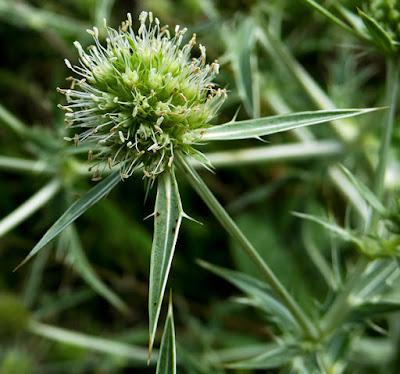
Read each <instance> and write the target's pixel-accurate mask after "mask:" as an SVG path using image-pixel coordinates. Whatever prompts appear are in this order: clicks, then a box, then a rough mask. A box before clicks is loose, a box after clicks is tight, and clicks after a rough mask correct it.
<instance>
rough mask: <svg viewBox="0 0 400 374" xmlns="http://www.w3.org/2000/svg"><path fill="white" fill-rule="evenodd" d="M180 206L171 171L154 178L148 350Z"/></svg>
mask: <svg viewBox="0 0 400 374" xmlns="http://www.w3.org/2000/svg"><path fill="white" fill-rule="evenodd" d="M182 217H183V209H182V203H181V198H180V196H179V190H178V185H177V183H176V179H175V175H174V173H173V172H171V173H167V172H166V173H164V174H163V175H162V176H160V178H159V181H158V189H157V197H156V205H155V210H154V237H153V246H152V249H151V259H150V282H149V283H150V284H149V334H150V339H149V354H151V350H152V347H153V344H154V338H155V334H156V329H157V322H158V318H159V316H160V310H161V304H162V300H163V297H164V292H165V287H166V284H167V280H168V274H169V270H170V268H171V263H172V258H173V256H174V251H175V245H176V241H177V239H178V233H179V228H180V225H181V222H182Z"/></svg>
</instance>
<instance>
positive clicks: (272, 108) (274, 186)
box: [0, 0, 400, 374]
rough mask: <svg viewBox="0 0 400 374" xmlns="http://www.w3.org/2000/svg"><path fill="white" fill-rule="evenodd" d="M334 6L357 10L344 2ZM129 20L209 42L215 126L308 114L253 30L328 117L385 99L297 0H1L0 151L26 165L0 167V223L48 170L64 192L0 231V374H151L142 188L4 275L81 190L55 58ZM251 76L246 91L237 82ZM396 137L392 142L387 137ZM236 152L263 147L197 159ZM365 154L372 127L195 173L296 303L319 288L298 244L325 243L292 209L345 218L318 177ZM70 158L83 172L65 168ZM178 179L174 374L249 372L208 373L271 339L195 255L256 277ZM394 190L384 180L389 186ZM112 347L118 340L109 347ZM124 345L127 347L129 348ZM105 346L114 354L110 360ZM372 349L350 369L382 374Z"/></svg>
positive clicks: (132, 184)
mask: <svg viewBox="0 0 400 374" xmlns="http://www.w3.org/2000/svg"><path fill="white" fill-rule="evenodd" d="M343 3H345V2H343ZM347 3H348V4H350V3H351V4H350V6H354V4H355V3H356V2H349V1H348V2H347ZM142 10H150V11H153V12H154V14H155V15H156V16H157V17H159V18H160V20H161V23H162V24H164V23H168V24H169V25H170V26H171V27H173V26H174V25H176V24H180V25H185V26H187V27H188V29H189V33H191V32H196V33H197V35H198V40H199V41H200V42H201V43H202V44H204V45H205V46H206V47H207V53H208V59H209V60H210V61H212V60H214V59H218V60H219V62H220V63H221V74H220V75H219V77H218V83H219V84H220V85H221V86H222V87H226V88H227V89H228V91H229V99H228V100H227V102H226V104H225V105H224V107H223V109H222V111H221V116H220V118H219V122H225V121H229V119H231V118H232V117H233V116H234V115H235V113H236V110H237V109H238V108H239V113H238V118H240V119H245V118H249V117H252V116H258V115H260V114H261V115H264V116H265V115H270V114H276V113H279V112H285V111H295V110H299V111H300V110H313V109H317V108H318V106H317V105H316V103H315V101H313V100H312V99H311V98H310V96H309V95H307V94H306V93H305V91H304V88H303V87H302V86H301V85H300V84H299V82H298V81H297V80H296V79H295V78H294V77H293V75H292V72H290V70H288V68H287V66H286V65H285V64H283V63H281V61H280V58H282V57H279V55H277V54H276V50H275V51H274V50H273V48H272V50H271V49H269V48H268V47H267V48H266V46H265V45H264V46H263V45H262V44H261V43H255V42H253V41H252V37H251V35H252V33H253V26H254V25H255V23H256V22H257V25H261V26H260V27H261V28H265V30H267V29H268V30H273V32H274V34H275V35H277V36H278V38H279V39H281V40H283V41H284V42H283V44H282V45H284V46H285V47H284V48H287V51H289V53H290V54H291V56H292V57H293V58H296V59H297V61H299V62H300V63H301V65H302V66H304V67H305V69H306V70H307V71H308V72H309V74H310V75H311V76H312V77H313V78H314V79H315V81H316V82H318V83H319V84H320V86H321V87H322V89H323V90H324V92H326V94H327V96H328V97H330V99H331V100H332V102H333V103H335V105H336V106H337V107H362V106H369V105H372V104H373V105H376V104H377V103H378V104H379V103H381V102H382V95H383V90H384V89H383V85H384V72H383V67H384V61H383V59H382V58H381V57H380V56H379V55H377V54H374V53H367V52H366V49H365V48H361V47H360V45H359V44H358V43H357V42H356V40H355V39H352V38H351V37H349V36H348V35H347V34H345V33H344V32H342V31H340V30H338V29H337V28H336V27H335V26H332V25H330V24H329V22H328V21H327V20H326V19H324V18H323V17H322V16H321V15H318V14H316V13H315V12H313V11H312V10H311V9H310V8H308V7H307V6H306V5H305V4H304V3H302V2H301V1H296V0H275V1H274V0H231V1H223V0H176V1H173V0H142V1H133V0H30V1H23V0H0V46H1V52H0V55H1V58H0V104H1V107H0V112H1V113H0V115H1V117H0V149H1V151H0V156H6V157H10V158H12V157H13V158H19V159H24V160H36V161H35V162H34V163H32V164H26V165H24V167H22V166H21V167H20V169H18V170H16V169H15V168H14V169H13V170H11V169H12V168H11V167H7V165H6V163H5V162H3V160H2V158H1V157H0V167H1V170H0V196H1V203H0V218H2V217H5V216H7V215H8V214H9V213H10V212H12V211H14V210H15V209H16V208H17V207H18V206H19V205H20V204H22V203H23V202H24V201H26V200H27V199H29V198H30V197H31V196H32V195H33V194H35V193H37V191H39V190H40V189H41V188H42V187H43V186H45V185H46V184H47V183H49V181H50V177H49V170H56V172H55V173H54V174H52V175H53V177H54V175H55V176H56V179H57V178H58V179H57V180H58V181H59V183H61V185H62V187H61V188H60V189H59V190H58V192H57V193H56V194H55V195H54V196H53V197H52V198H51V199H50V200H49V201H48V202H47V203H46V204H44V206H41V207H40V209H38V210H37V211H36V212H35V213H34V214H32V215H31V216H30V217H28V218H27V219H26V220H24V222H22V223H21V224H20V225H18V227H15V228H13V229H12V230H10V231H9V232H7V233H6V234H4V235H3V236H1V237H0V373H1V374H12V373H16V374H23V373H147V372H148V373H150V372H154V367H150V368H146V358H147V356H146V345H147V339H148V335H147V329H148V327H147V323H148V317H147V293H148V290H147V287H148V286H147V285H148V272H149V258H150V248H151V240H152V228H153V222H152V219H147V220H144V219H143V218H144V217H146V216H148V215H149V214H150V213H151V212H152V209H153V201H154V191H152V192H151V194H150V195H151V196H149V198H148V199H147V201H146V202H144V194H145V191H144V187H143V183H142V180H141V177H139V178H135V177H132V178H130V179H129V180H128V181H125V182H124V183H121V184H120V185H119V186H118V187H117V188H116V189H115V190H113V192H112V193H111V194H110V195H109V196H108V197H107V198H106V199H104V200H102V201H101V202H100V203H99V204H97V205H96V206H94V207H93V208H91V209H90V210H89V211H88V212H87V213H86V214H84V215H83V216H82V217H81V218H79V220H78V221H77V224H76V225H75V227H74V228H73V229H72V230H69V231H68V232H67V233H66V234H65V235H62V236H61V237H60V239H59V240H55V241H53V242H52V243H51V244H50V245H48V247H47V248H46V250H45V251H43V252H42V253H41V254H40V255H39V256H37V257H36V258H34V259H33V260H32V261H31V262H29V263H28V264H27V265H25V266H24V267H22V268H21V269H19V270H18V271H16V272H13V269H14V268H15V267H16V266H17V265H18V264H19V262H20V261H22V260H23V258H24V257H25V256H26V255H27V253H28V251H29V250H30V249H31V248H32V247H33V246H34V244H35V243H36V242H37V241H38V239H39V238H40V237H41V235H43V233H44V232H45V230H46V229H47V228H48V227H49V225H51V224H52V223H53V222H54V220H55V219H56V218H57V217H58V216H59V215H60V214H61V213H62V212H63V211H64V210H65V208H66V207H67V206H68V204H69V202H70V201H73V200H74V199H75V198H76V197H77V196H81V195H82V194H83V193H84V191H86V190H88V188H89V187H90V186H93V185H94V183H93V182H91V181H90V176H89V175H86V174H85V171H84V170H85V169H84V166H83V165H82V164H83V162H84V161H85V155H71V154H70V153H65V152H64V148H65V147H67V144H65V143H66V142H64V141H63V137H64V136H65V135H67V134H66V133H65V129H64V123H63V122H64V119H63V113H62V112H61V111H60V110H59V109H58V108H57V104H60V103H61V104H62V103H63V97H62V95H60V94H58V93H57V92H56V88H57V87H66V86H68V84H69V83H68V82H66V81H65V78H66V77H67V76H68V75H70V73H69V72H68V71H67V69H66V67H65V65H64V61H63V60H64V58H68V59H70V60H71V61H74V62H76V61H77V53H76V51H75V50H74V48H73V45H72V43H73V41H74V40H79V41H80V42H81V43H82V44H83V45H88V44H90V37H89V35H88V34H87V33H86V32H85V29H87V28H89V27H92V26H93V25H98V26H101V25H102V23H103V18H107V20H108V24H109V25H111V26H113V27H117V26H118V24H119V23H120V22H121V21H122V20H124V19H125V17H126V13H127V12H131V13H132V16H133V19H137V15H138V14H139V13H140V11H142ZM246 56H247V57H249V56H250V57H251V58H249V64H250V65H251V66H249V67H248V70H244V73H243V71H241V72H240V71H239V72H238V70H237V68H236V67H235V66H240V67H243V64H246V61H247V60H246V61H245V62H243V61H242V60H241V59H243V58H245V57H246ZM244 69H245V68H244ZM241 74H242V75H241ZM243 74H249V75H250V78H248V77H247V78H246V76H244V77H243ZM248 82H250V84H251V85H252V86H251V87H250V90H249V89H248V87H247V88H246V83H248ZM243 87H244V88H243ZM243 91H244V92H245V94H243ZM249 92H251V95H250V94H249ZM377 118H379V114H377V115H372V116H368V118H361V119H360V120H359V121H358V123H359V124H360V126H361V128H362V129H369V128H371V126H372V125H373V123H374V121H376V119H377ZM20 122H22V123H23V124H24V125H25V126H26V127H29V128H31V129H33V132H32V133H33V134H34V135H32V137H31V138H26V137H24V136H23V135H21V132H20V131H19V130H18V128H19V127H18V126H19V125H18V124H19V123H20ZM396 131H397V133H396V137H397V138H396V139H397V140H396V141H398V140H399V135H400V134H399V132H398V130H396ZM313 133H314V135H315V136H317V137H318V138H320V139H325V140H326V139H328V140H332V139H335V136H334V132H333V131H332V130H331V128H329V127H324V126H323V127H321V128H318V129H313ZM303 135H304V134H303ZM298 139H299V138H298V135H296V134H293V133H289V134H284V135H275V136H273V137H270V138H268V145H278V144H282V143H290V142H294V141H297V140H298ZM235 146H237V147H259V146H265V144H262V143H260V142H256V141H244V142H243V141H242V142H240V143H239V142H238V143H237V145H235V144H234V145H232V144H228V145H225V144H218V145H215V143H214V144H213V145H212V147H211V146H205V147H203V149H204V150H205V151H209V152H213V151H222V150H229V149H235V148H236V147H235ZM366 147H371V149H372V150H375V149H376V148H377V141H376V137H375V130H374V129H373V127H372V130H371V131H368V132H365V135H363V136H361V138H360V140H359V142H358V144H356V145H353V148H352V151H351V152H336V153H333V154H329V155H324V156H323V157H322V156H321V157H315V158H307V159H303V158H301V157H299V159H298V160H290V161H285V160H281V161H279V160H278V161H275V162H267V161H265V162H262V161H260V162H257V163H255V164H252V165H236V164H235V163H231V164H230V165H225V166H221V167H218V165H217V168H216V173H215V174H213V173H209V172H206V171H204V172H203V171H202V176H203V177H204V178H205V180H206V183H207V184H208V185H209V186H210V188H211V189H212V190H213V192H214V193H215V194H216V196H217V197H218V198H219V199H220V201H221V202H223V204H224V206H226V207H227V209H228V211H229V212H230V213H231V214H232V216H233V217H234V218H235V220H236V221H237V222H238V223H239V225H240V227H241V228H242V229H243V231H244V233H246V234H247V235H248V237H249V239H250V240H251V241H252V242H253V243H254V245H255V246H256V248H257V249H258V250H259V252H260V254H261V255H262V256H263V257H264V258H265V259H266V260H267V261H268V263H269V264H270V265H271V267H272V268H273V269H274V270H275V271H276V273H277V274H278V275H279V277H280V278H281V280H282V282H283V283H284V284H285V285H286V286H287V287H288V289H289V290H291V291H292V293H293V294H294V295H295V297H296V299H297V300H298V301H299V302H300V303H301V304H303V305H304V306H305V307H306V308H307V306H308V305H309V300H310V299H311V296H314V297H317V298H319V299H320V300H324V298H325V297H326V295H327V293H328V287H327V285H326V283H325V281H324V280H323V279H322V278H321V276H320V274H319V273H318V271H317V270H316V268H315V266H314V265H313V263H312V261H310V258H309V257H308V256H307V255H306V254H305V253H307V251H308V250H309V249H310V248H307V247H310V246H311V247H313V246H314V247H315V246H317V247H318V248H319V249H320V250H322V255H323V256H325V255H326V257H327V258H328V259H329V260H330V252H329V251H330V248H331V246H332V238H331V237H330V236H329V235H328V234H326V233H324V232H322V230H321V229H318V227H315V226H314V225H312V224H308V223H304V222H302V221H301V220H300V219H299V218H296V217H294V216H293V215H291V214H290V213H291V211H308V212H312V213H316V214H322V213H323V212H326V211H327V210H329V211H331V212H333V213H335V214H337V215H339V216H342V217H343V216H344V215H345V213H346V207H347V205H346V202H345V200H344V199H343V198H342V196H341V195H340V194H339V193H338V192H337V191H336V189H335V187H334V183H332V180H331V179H329V176H328V168H329V167H330V166H331V165H333V164H334V163H336V162H337V161H343V162H346V163H347V164H348V165H350V166H355V167H357V168H360V169H362V170H363V173H364V176H365V177H366V178H367V177H368V176H369V175H370V173H371V170H370V169H369V168H368V166H367V165H368V163H367V162H366V161H365V159H364V158H363V157H361V156H360V152H361V151H362V150H364V149H365V148H366ZM67 158H68V162H66V160H67ZM78 163H79V165H80V166H81V168H80V169H79V170H80V172H79V173H74V172H71V171H70V169H71V168H74V167H75V166H74V165H76V164H78ZM82 166H83V167H82ZM41 167H43V170H41ZM74 170H75V169H74ZM75 171H76V170H75ZM178 179H180V180H181V184H180V190H181V195H182V201H183V205H184V208H185V211H186V212H187V213H188V214H190V216H191V217H193V218H195V219H196V220H198V221H200V222H201V223H202V224H197V223H194V222H190V221H185V222H184V223H183V227H182V233H181V235H180V238H179V240H178V245H177V248H176V255H175V258H174V263H173V266H172V270H171V274H170V279H169V284H168V287H169V288H172V289H173V291H174V304H175V320H176V326H177V327H176V328H177V341H178V361H179V363H180V364H179V370H178V372H179V373H225V372H235V373H238V374H239V373H250V371H243V370H242V371H240V370H236V371H235V370H231V371H229V370H225V369H223V368H222V367H220V366H219V365H216V363H218V362H219V361H220V359H221V357H222V356H223V355H224V354H225V355H226V356H225V359H228V360H229V357H230V356H229V355H233V356H232V359H234V358H240V357H241V356H243V357H246V354H250V355H251V354H252V353H256V352H257V349H258V350H260V344H262V343H265V342H268V341H270V339H271V334H272V330H273V327H272V326H270V324H269V323H268V322H267V321H266V318H265V316H264V315H263V314H262V313H260V312H257V311H255V310H254V309H252V308H249V307H248V306H246V305H245V304H243V303H240V302H239V303H238V302H236V300H235V299H234V296H237V295H238V292H237V290H236V289H234V288H233V287H231V286H230V285H229V284H227V283H226V282H225V281H224V280H222V279H221V278H217V277H216V276H214V275H212V274H211V273H209V272H207V271H206V270H204V269H202V268H201V267H200V266H199V265H198V264H197V263H196V260H197V259H204V260H206V261H208V262H211V263H214V264H217V265H221V266H224V267H227V268H234V269H237V270H240V271H244V272H248V273H250V274H252V275H256V271H255V269H254V268H253V266H252V264H251V263H249V262H248V260H247V259H246V258H243V256H242V255H241V253H240V252H239V251H238V249H237V248H236V245H235V243H232V242H231V241H230V240H229V239H228V237H227V235H225V234H224V232H223V231H222V229H221V227H220V225H219V224H218V222H217V221H216V220H215V219H214V218H213V217H212V216H211V214H210V213H209V212H208V211H207V209H206V207H205V206H204V205H203V203H202V202H201V201H200V199H199V198H198V197H197V195H196V194H195V193H194V192H193V191H192V190H191V189H190V188H189V186H187V185H186V184H185V182H184V180H183V178H179V175H178ZM397 183H398V179H396V178H395V179H394V184H393V188H396V187H397ZM324 251H325V252H324ZM341 253H342V256H343V257H344V258H345V259H349V258H350V259H351V257H352V256H353V254H352V253H351V252H346V250H343V251H342V252H341ZM82 256H83V257H82ZM85 257H87V259H86V258H85ZM345 259H343V258H341V259H339V260H338V261H339V262H345ZM87 264H90V265H91V267H92V268H93V269H92V270H94V271H95V273H96V274H97V275H98V277H99V279H101V280H102V282H103V284H102V286H100V288H101V290H103V291H99V289H96V287H93V279H90V277H91V275H90V274H92V273H91V272H90V271H88V270H87V267H86V265H87ZM90 265H89V266H90ZM82 274H84V275H82ZM85 274H86V275H85ZM88 274H89V275H88ZM338 276H340V274H339V275H338ZM88 278H89V279H88ZM94 283H95V282H94ZM103 286H107V289H109V290H112V291H113V292H114V293H115V294H116V295H118V296H119V298H120V299H122V300H123V301H124V302H125V304H126V305H127V306H128V307H129V311H128V312H127V313H121V312H120V311H119V310H118V309H117V308H115V307H114V306H113V305H111V303H110V302H109V301H107V299H106V298H104V297H102V295H103V296H104V288H103ZM111 298H112V297H111ZM31 320H34V321H35V322H34V323H32V322H31ZM52 327H54V328H55V329H59V330H51V328H52ZM271 329H272V330H271ZM77 333H79V334H85V335H84V337H82V336H81V335H77ZM68 334H70V335H68ZM46 335H47V336H46ZM57 336H58V337H59V340H60V341H58V342H57V341H56V340H57ZM69 338H70V340H69V342H68V339H69ZM85 338H89V340H88V341H85ZM90 338H95V339H97V338H98V339H103V340H102V341H98V340H95V341H91V340H90ZM101 342H102V343H103V344H104V345H105V346H106V347H104V346H102V345H101V344H100V343H101ZM107 342H108V343H107ZM115 342H119V344H120V345H116V346H113V344H114V343H115ZM96 344H99V346H97V345H96ZM239 345H240V346H243V345H247V346H248V347H249V353H246V352H239V353H235V350H234V348H235V347H236V346H239ZM107 346H108V347H107ZM129 347H131V348H132V347H137V349H138V351H135V352H131V351H129V349H128V348H129ZM140 347H141V348H140ZM91 348H93V349H91ZM114 348H115V351H114V353H116V354H111V353H112V352H111V351H112V349H114ZM124 349H125V350H124ZM132 349H133V348H132ZM251 349H253V350H251ZM110 352H111V353H110ZM216 352H219V353H218V354H217V353H216ZM389 353H390V352H389ZM392 353H393V352H392ZM235 354H236V356H235ZM384 354H388V353H387V350H386V351H384V353H383V354H382V355H378V359H377V363H376V362H373V363H372V364H371V366H368V369H365V370H368V371H363V370H364V369H363V368H364V366H363V364H362V363H361V364H360V362H357V360H356V359H354V360H353V361H352V363H351V365H350V371H349V372H360V373H361V372H364V373H365V372H381V371H380V369H379V367H380V363H379V360H380V359H381V360H384V359H385V357H386V356H384ZM135 355H136V356H135ZM387 357H388V358H387V360H386V361H384V362H385V363H386V362H387V363H388V365H389V364H390V365H392V367H393V368H394V369H393V370H394V371H393V372H396V369H395V368H396V367H397V368H399V366H396V365H398V364H399V362H398V359H397V363H396V360H393V359H392V358H391V357H392V356H390V355H389V356H387ZM377 367H378V368H377ZM399 370H400V369H399ZM383 372H385V371H383Z"/></svg>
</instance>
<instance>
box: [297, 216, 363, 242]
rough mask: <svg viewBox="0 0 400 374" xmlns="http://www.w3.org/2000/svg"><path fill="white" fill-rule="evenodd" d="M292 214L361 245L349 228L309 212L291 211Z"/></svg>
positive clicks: (345, 239)
mask: <svg viewBox="0 0 400 374" xmlns="http://www.w3.org/2000/svg"><path fill="white" fill-rule="evenodd" d="M293 214H294V215H295V216H296V217H299V218H303V219H307V220H309V221H312V222H315V223H317V224H319V225H321V226H323V227H325V228H326V229H327V230H329V231H331V232H333V233H334V234H335V235H336V236H338V237H339V238H341V239H343V240H344V241H348V242H353V243H355V244H358V245H360V246H361V245H362V244H361V241H360V240H359V239H358V238H357V237H356V236H354V235H353V234H352V233H351V232H350V231H349V230H346V229H344V228H342V227H340V226H338V225H336V224H334V223H331V222H328V221H326V220H324V219H322V218H319V217H315V216H312V215H310V214H304V213H299V212H293Z"/></svg>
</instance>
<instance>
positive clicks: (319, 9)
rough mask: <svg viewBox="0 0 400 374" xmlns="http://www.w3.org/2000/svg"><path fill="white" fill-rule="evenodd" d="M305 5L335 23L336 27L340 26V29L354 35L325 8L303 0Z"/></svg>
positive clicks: (311, 1)
mask: <svg viewBox="0 0 400 374" xmlns="http://www.w3.org/2000/svg"><path fill="white" fill-rule="evenodd" d="M304 1H305V2H306V3H307V4H309V5H310V6H311V7H313V8H314V9H315V10H316V11H317V12H319V13H321V14H322V15H323V16H325V17H327V18H328V19H329V20H330V21H332V22H333V23H335V24H336V25H338V26H340V27H341V28H342V29H344V30H346V31H348V32H350V33H352V34H355V31H354V30H353V29H352V28H351V27H350V26H348V25H347V24H346V23H344V22H343V21H342V20H341V19H340V18H338V17H336V16H335V15H334V14H333V13H332V12H330V11H329V10H328V9H327V8H325V7H323V6H322V5H320V4H318V3H317V2H315V1H314V0H304Z"/></svg>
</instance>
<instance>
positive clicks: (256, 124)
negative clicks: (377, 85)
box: [198, 108, 377, 141]
mask: <svg viewBox="0 0 400 374" xmlns="http://www.w3.org/2000/svg"><path fill="white" fill-rule="evenodd" d="M375 110H377V109H376V108H368V109H336V110H318V111H310V112H298V113H290V114H282V115H277V116H270V117H263V118H257V119H252V120H245V121H235V122H228V123H225V124H223V125H220V126H212V127H209V128H205V129H200V130H198V132H199V133H200V138H201V140H204V141H208V140H237V139H248V138H257V137H260V136H265V135H271V134H275V133H279V132H283V131H288V130H293V129H296V128H300V127H305V126H311V125H316V124H319V123H324V122H330V121H335V120H338V119H342V118H348V117H354V116H358V115H360V114H365V113H369V112H372V111H375Z"/></svg>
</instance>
